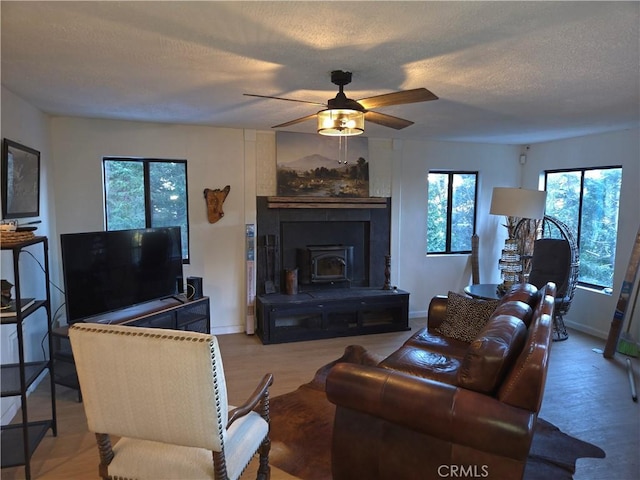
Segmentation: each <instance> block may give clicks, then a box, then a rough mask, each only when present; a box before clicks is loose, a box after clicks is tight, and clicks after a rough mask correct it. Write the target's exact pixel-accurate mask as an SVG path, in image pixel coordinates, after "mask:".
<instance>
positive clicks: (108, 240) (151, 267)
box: [60, 227, 182, 324]
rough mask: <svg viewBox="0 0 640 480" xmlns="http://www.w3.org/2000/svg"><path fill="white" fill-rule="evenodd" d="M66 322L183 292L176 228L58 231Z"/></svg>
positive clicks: (178, 230)
mask: <svg viewBox="0 0 640 480" xmlns="http://www.w3.org/2000/svg"><path fill="white" fill-rule="evenodd" d="M60 246H61V250H62V267H63V275H64V285H65V295H66V307H67V322H68V323H69V324H71V323H74V322H77V321H79V320H82V319H85V318H87V317H91V316H93V315H98V314H101V313H106V312H111V311H114V310H118V309H121V308H125V307H129V306H132V305H137V304H139V303H144V302H147V301H150V300H155V299H159V298H163V297H169V296H172V295H176V294H177V293H182V292H181V290H182V247H181V240H180V227H166V228H148V229H135V230H117V231H109V232H88V233H67V234H62V235H60Z"/></svg>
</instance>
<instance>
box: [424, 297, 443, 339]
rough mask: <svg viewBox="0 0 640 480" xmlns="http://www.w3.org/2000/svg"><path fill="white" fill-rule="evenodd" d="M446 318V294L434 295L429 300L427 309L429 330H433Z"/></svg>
mask: <svg viewBox="0 0 640 480" xmlns="http://www.w3.org/2000/svg"><path fill="white" fill-rule="evenodd" d="M445 318H447V296H446V295H436V296H435V297H433V298H432V299H431V302H429V310H428V311H427V326H428V328H429V330H433V329H434V328H437V327H439V326H440V324H441V323H442V322H443V321H444V319H445Z"/></svg>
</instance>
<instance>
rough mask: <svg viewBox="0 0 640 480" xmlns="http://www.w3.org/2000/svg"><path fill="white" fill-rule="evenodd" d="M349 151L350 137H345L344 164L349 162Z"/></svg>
mask: <svg viewBox="0 0 640 480" xmlns="http://www.w3.org/2000/svg"><path fill="white" fill-rule="evenodd" d="M348 153H349V137H344V164H345V165H346V164H347V158H348V156H347V154H348Z"/></svg>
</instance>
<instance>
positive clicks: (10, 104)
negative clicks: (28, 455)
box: [0, 87, 60, 425]
mask: <svg viewBox="0 0 640 480" xmlns="http://www.w3.org/2000/svg"><path fill="white" fill-rule="evenodd" d="M1 99H2V123H1V125H2V131H1V132H0V136H1V137H2V138H8V139H9V140H13V141H15V142H18V143H20V144H22V145H25V146H27V147H31V148H33V149H35V150H38V151H39V152H40V199H41V200H40V217H34V218H25V219H20V220H19V221H20V223H25V222H28V221H35V220H42V223H41V224H38V225H37V227H38V229H37V230H36V232H35V233H36V235H43V236H47V237H49V238H51V237H52V236H54V232H55V231H54V229H53V225H52V224H51V222H50V218H52V215H53V213H52V212H53V210H54V204H53V190H52V184H51V182H50V177H51V155H50V143H49V120H48V117H47V116H46V115H44V114H43V113H42V112H40V111H39V110H37V109H36V108H34V107H33V106H31V105H30V104H29V103H27V102H25V101H24V100H22V99H21V98H20V97H18V96H16V95H14V94H13V93H11V92H10V91H9V90H7V89H6V88H4V87H2V97H1ZM29 251H30V252H32V253H33V254H34V255H35V256H36V257H37V259H38V260H39V261H40V262H42V260H43V258H42V248H41V247H40V246H33V247H29ZM0 258H1V260H0V270H1V272H2V273H1V275H2V278H4V279H7V280H9V281H11V283H15V281H14V280H13V263H12V257H11V252H9V251H6V252H2V256H1V257H0ZM19 263H20V278H21V293H22V295H23V296H27V297H36V298H39V299H42V298H44V296H45V284H44V281H43V278H44V277H43V273H42V271H41V270H40V267H39V265H38V264H37V263H36V261H35V260H34V259H33V258H32V257H31V256H30V255H28V254H21V255H20V262H19ZM50 267H51V270H52V272H51V274H52V278H53V277H54V276H55V275H56V271H54V268H55V267H54V266H53V265H50ZM51 293H52V295H53V296H54V299H55V298H58V299H59V298H60V297H59V295H57V292H56V290H55V288H52V289H51ZM12 294H14V295H15V290H13V291H12ZM58 302H59V300H58ZM0 329H1V330H0V331H1V335H0V359H1V361H2V363H3V364H5V363H14V362H17V360H18V350H17V339H16V327H15V325H2V326H1V327H0ZM23 332H24V339H25V341H24V348H25V358H26V360H27V361H38V360H42V359H43V352H42V348H41V343H43V344H44V347H45V351H46V350H47V348H46V347H47V338H46V332H47V318H46V315H45V311H44V310H43V309H40V310H38V311H36V312H35V313H34V314H33V315H31V316H29V318H27V320H26V321H25V322H24V328H23ZM18 406H19V398H18V397H5V398H2V400H1V411H2V418H1V423H2V425H5V424H6V423H8V422H9V421H10V420H11V419H12V418H13V416H14V415H15V412H16V410H17V408H18Z"/></svg>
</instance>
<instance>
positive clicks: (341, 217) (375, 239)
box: [256, 197, 391, 295]
mask: <svg viewBox="0 0 640 480" xmlns="http://www.w3.org/2000/svg"><path fill="white" fill-rule="evenodd" d="M272 198H273V197H258V198H257V229H256V235H257V245H258V248H257V251H256V264H257V265H256V279H257V289H256V291H257V294H258V295H261V294H265V293H282V292H284V291H285V282H284V271H285V270H292V269H298V271H299V277H298V278H299V283H300V291H310V290H311V291H315V290H318V289H321V290H322V289H332V288H351V287H380V288H382V286H383V285H384V281H385V276H384V270H385V256H386V255H389V253H390V247H391V235H390V231H391V199H390V198H385V199H376V200H377V202H376V203H375V204H373V207H371V208H366V207H365V208H363V207H362V205H360V204H356V205H355V206H354V205H351V204H350V203H349V202H345V204H344V205H341V204H339V203H336V201H335V200H336V199H331V201H330V202H328V203H327V204H326V205H324V204H322V203H319V204H314V205H313V206H312V207H307V208H301V207H300V206H296V207H294V208H292V207H290V206H285V207H278V208H274V207H273V202H271V201H270V200H271V199H272ZM286 205H289V204H286ZM337 207H339V208H337ZM323 247H324V248H326V247H338V248H340V249H341V248H347V249H348V251H347V252H345V253H344V255H345V256H346V257H347V258H345V262H346V263H347V265H345V266H346V267H347V272H346V278H337V277H336V278H330V276H326V277H325V278H323V279H317V278H316V279H315V281H314V280H313V279H312V278H311V273H312V269H313V267H312V266H310V265H309V264H308V263H307V262H308V255H310V252H309V250H308V249H312V250H313V249H316V248H323ZM349 247H350V248H349ZM301 251H304V252H305V253H301ZM334 266H335V265H334Z"/></svg>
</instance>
